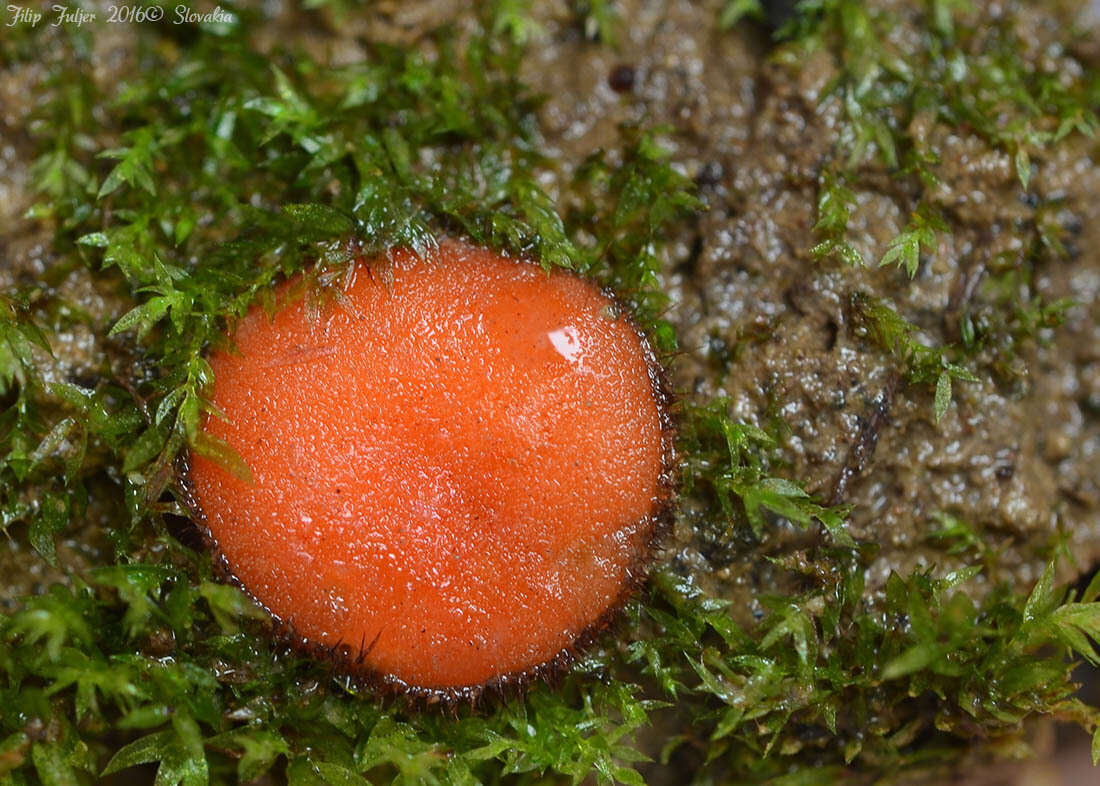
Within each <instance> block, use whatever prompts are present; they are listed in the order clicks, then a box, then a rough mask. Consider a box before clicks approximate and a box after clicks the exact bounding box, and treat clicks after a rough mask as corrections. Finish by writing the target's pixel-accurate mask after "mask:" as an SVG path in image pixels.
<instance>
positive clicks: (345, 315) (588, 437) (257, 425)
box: [191, 245, 663, 688]
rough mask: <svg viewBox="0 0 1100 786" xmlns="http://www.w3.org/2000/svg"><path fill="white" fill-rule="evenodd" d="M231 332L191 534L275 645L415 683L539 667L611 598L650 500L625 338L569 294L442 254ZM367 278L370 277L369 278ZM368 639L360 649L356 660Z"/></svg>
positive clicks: (559, 278) (644, 528)
mask: <svg viewBox="0 0 1100 786" xmlns="http://www.w3.org/2000/svg"><path fill="white" fill-rule="evenodd" d="M392 257H393V261H392V265H390V270H391V271H392V280H390V279H389V276H388V275H383V274H381V273H378V272H376V273H374V274H372V273H371V272H369V271H368V270H367V268H366V266H365V265H363V266H360V268H359V270H358V274H357V276H356V279H355V281H354V283H353V284H352V286H351V287H350V289H349V290H348V292H347V298H348V303H349V304H346V305H344V306H340V305H335V304H334V305H332V306H329V307H326V308H325V309H324V310H323V311H322V313H321V315H320V318H319V319H318V318H317V315H316V314H315V313H314V314H313V315H312V318H311V315H310V314H309V313H307V309H306V307H305V303H304V300H303V299H302V298H298V299H297V300H295V301H293V302H291V303H290V304H289V305H286V306H285V307H283V308H282V309H281V310H279V311H278V312H277V313H276V315H275V317H274V321H270V320H269V319H268V317H267V316H266V315H265V314H264V313H263V311H262V310H260V309H259V308H258V307H257V308H254V309H253V310H252V311H251V312H250V313H249V314H248V315H247V316H246V317H245V318H244V319H243V320H242V321H241V323H240V325H239V327H238V330H237V333H236V339H235V340H236V344H237V347H238V348H239V350H240V354H231V353H227V352H217V353H215V354H214V355H213V357H212V358H211V359H210V360H211V364H212V366H213V368H214V372H215V375H216V381H215V384H214V389H213V395H212V398H213V401H214V403H215V404H216V405H217V406H218V407H220V408H221V409H222V410H223V411H224V412H225V414H226V416H227V418H228V419H227V420H225V421H223V420H220V419H217V418H210V419H209V420H208V422H207V423H206V430H207V431H208V432H209V433H210V434H213V435H215V436H218V437H221V438H223V439H225V440H227V441H228V442H229V443H230V444H231V445H232V446H233V447H234V448H235V449H236V450H237V451H238V452H239V453H240V455H241V456H242V457H243V458H244V459H245V461H246V462H247V463H248V465H249V467H250V468H251V470H252V473H253V476H254V483H253V484H251V485H249V484H248V483H245V482H244V481H241V480H239V479H237V478H236V477H234V476H232V475H230V474H229V473H228V472H226V471H225V470H223V469H222V468H221V467H219V466H217V465H215V464H213V463H211V462H210V461H208V460H205V459H203V458H201V457H198V456H193V457H192V459H193V466H192V470H191V479H192V482H193V484H194V489H195V495H196V498H197V501H198V502H199V504H200V505H201V508H202V510H203V512H204V514H205V517H206V525H207V526H208V527H209V529H210V531H211V534H212V535H213V537H214V539H215V540H216V542H217V545H218V547H219V548H220V550H221V551H222V552H223V553H224V555H225V557H226V558H227V560H228V563H229V566H230V568H231V570H232V571H233V573H234V574H235V575H236V576H237V578H238V579H239V580H240V581H241V582H242V583H243V584H244V586H245V587H246V588H247V589H248V590H249V591H250V592H251V593H252V594H253V595H254V596H255V597H256V598H257V599H258V600H259V601H260V602H261V603H263V604H264V605H265V606H266V607H267V608H268V609H269V610H271V612H272V613H273V614H275V615H276V616H277V617H279V618H280V619H282V620H285V621H289V622H291V623H292V624H293V625H294V627H295V628H296V630H297V631H298V633H300V634H301V635H303V636H305V637H307V638H308V639H310V640H312V641H314V642H318V643H323V644H326V645H335V644H338V643H345V644H349V645H352V646H353V648H355V649H356V650H358V649H359V648H360V647H361V646H364V647H368V648H369V653H368V654H367V656H366V659H365V665H366V666H367V667H368V668H370V669H374V670H376V671H378V672H381V673H384V674H389V675H392V676H394V677H397V678H398V679H400V680H403V681H405V682H406V683H408V684H410V685H413V686H417V687H423V688H448V687H460V686H467V685H478V684H482V683H485V682H486V681H488V680H490V679H492V678H493V677H496V676H501V675H505V674H510V673H516V672H522V671H526V670H528V669H531V668H533V667H535V666H537V665H539V664H541V663H544V662H546V661H548V660H549V659H551V658H552V657H554V655H556V654H557V653H559V652H560V651H561V650H563V649H567V648H568V647H569V646H570V645H571V644H572V643H573V641H574V640H575V639H576V637H577V636H578V635H579V634H580V633H582V631H584V630H585V628H587V627H588V626H589V625H591V624H592V623H593V622H594V621H596V620H597V619H598V618H599V617H600V616H601V615H602V614H603V613H604V612H605V611H606V610H607V609H608V608H609V606H611V605H612V604H613V603H614V602H615V600H616V599H617V598H618V597H619V596H620V594H621V593H622V592H623V591H624V589H625V588H626V587H627V586H628V584H629V578H630V577H629V570H630V569H631V568H635V569H636V568H637V567H638V558H639V556H640V555H641V554H642V553H643V551H644V548H645V544H646V542H647V540H648V538H649V535H650V532H651V527H652V523H651V522H650V521H649V519H648V516H649V514H651V513H652V512H653V511H654V510H655V509H656V507H657V506H658V501H659V496H660V494H661V489H660V476H661V473H662V463H663V452H662V430H661V420H660V415H659V412H658V405H657V402H656V401H655V398H654V392H653V386H652V384H651V381H650V377H649V373H648V366H647V362H646V359H645V352H644V349H643V345H642V341H641V339H640V338H639V337H638V336H637V334H636V333H635V331H634V330H633V328H632V327H631V325H630V324H629V323H628V322H627V321H626V320H624V319H622V318H617V317H616V316H615V313H614V312H615V309H614V308H613V307H612V306H611V304H610V302H609V300H608V299H607V298H606V297H605V296H604V295H603V294H602V293H601V292H600V291H599V290H598V289H597V288H596V287H594V286H593V285H592V284H590V283H588V282H586V281H584V280H582V279H579V278H576V277H574V276H571V275H568V274H566V273H562V272H555V273H553V274H552V275H547V274H546V273H545V272H544V271H543V270H541V269H540V268H538V267H536V266H533V265H530V264H525V263H519V262H515V261H510V260H507V259H504V258H502V257H499V256H498V255H496V254H494V253H491V252H488V251H484V250H480V249H474V248H470V247H466V246H459V245H448V246H444V247H443V248H441V249H440V251H439V254H438V256H437V257H436V258H434V259H433V260H431V261H420V260H418V259H416V258H415V257H414V256H413V255H412V254H411V253H409V252H404V251H396V252H394V253H393V254H392ZM372 264H373V265H374V268H375V270H376V271H378V270H379V269H380V268H379V266H384V265H386V264H387V263H384V262H379V261H375V262H374V263H372ZM372 642H373V647H371V646H370V645H371V644H372Z"/></svg>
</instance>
